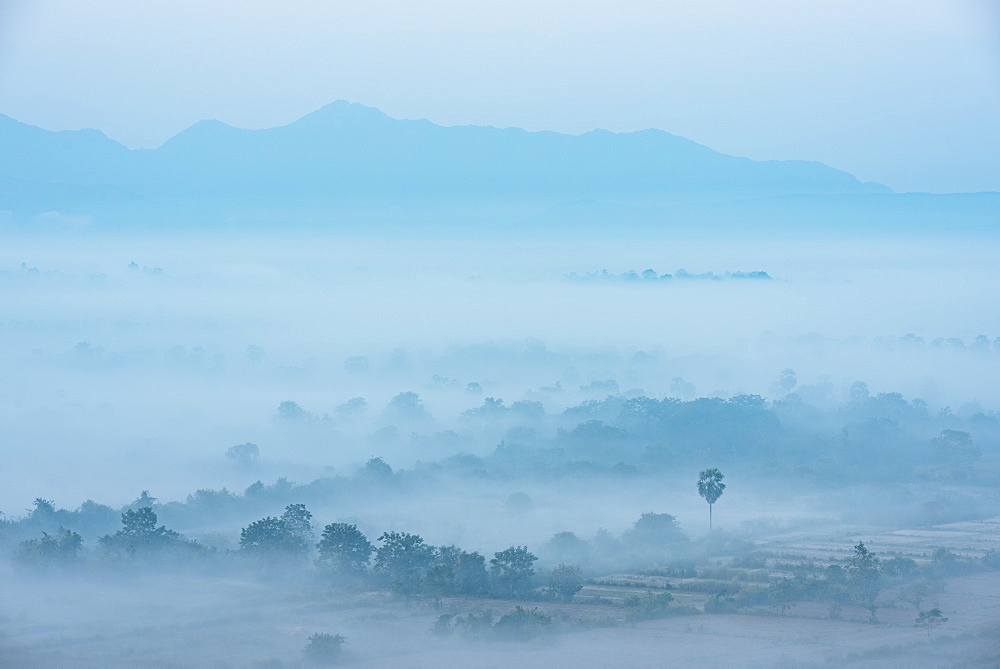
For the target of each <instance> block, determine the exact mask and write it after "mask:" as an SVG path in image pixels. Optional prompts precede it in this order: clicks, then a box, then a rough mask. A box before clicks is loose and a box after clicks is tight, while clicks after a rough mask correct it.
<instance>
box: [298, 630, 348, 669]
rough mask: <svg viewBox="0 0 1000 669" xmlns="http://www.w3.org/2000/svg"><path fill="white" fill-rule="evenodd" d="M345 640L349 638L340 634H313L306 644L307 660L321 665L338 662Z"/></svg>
mask: <svg viewBox="0 0 1000 669" xmlns="http://www.w3.org/2000/svg"><path fill="white" fill-rule="evenodd" d="M345 641H347V639H345V638H344V637H342V636H341V635H339V634H322V633H316V634H313V635H312V636H311V637H309V643H308V645H306V649H305V655H306V660H307V661H308V662H310V663H311V664H316V665H319V666H327V665H331V664H336V662H337V660H338V659H339V658H340V651H341V646H343V645H344V642H345Z"/></svg>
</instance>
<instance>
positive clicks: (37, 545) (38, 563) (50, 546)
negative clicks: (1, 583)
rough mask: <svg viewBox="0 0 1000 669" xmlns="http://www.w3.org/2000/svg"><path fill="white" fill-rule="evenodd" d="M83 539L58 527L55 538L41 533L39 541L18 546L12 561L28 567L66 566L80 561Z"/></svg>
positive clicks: (30, 541)
mask: <svg viewBox="0 0 1000 669" xmlns="http://www.w3.org/2000/svg"><path fill="white" fill-rule="evenodd" d="M82 548H83V537H81V536H80V535H79V534H77V533H76V532H71V531H70V530H67V529H66V528H64V527H60V528H59V531H58V532H57V533H56V534H55V536H53V535H51V534H49V533H48V532H42V537H41V538H40V539H28V540H27V541H22V542H21V543H20V544H18V547H17V552H16V553H15V554H14V561H15V562H16V563H18V564H21V565H24V566H28V567H51V566H56V565H68V564H72V563H74V562H76V561H77V560H79V559H80V550H81V549H82Z"/></svg>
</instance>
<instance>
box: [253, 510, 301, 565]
mask: <svg viewBox="0 0 1000 669" xmlns="http://www.w3.org/2000/svg"><path fill="white" fill-rule="evenodd" d="M310 545H311V542H310V541H309V540H308V539H307V538H305V537H304V536H303V534H302V532H301V528H296V527H295V526H294V525H291V524H289V523H286V522H285V520H284V517H282V518H275V517H273V516H268V517H267V518H261V519H260V520H255V521H254V522H252V523H250V524H249V525H248V526H246V527H244V528H243V530H242V531H241V532H240V551H241V552H243V553H245V554H247V555H252V556H254V557H257V558H260V559H264V560H266V561H282V560H287V559H293V560H301V559H303V558H305V556H306V555H307V554H308V553H309V547H310Z"/></svg>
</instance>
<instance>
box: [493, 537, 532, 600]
mask: <svg viewBox="0 0 1000 669" xmlns="http://www.w3.org/2000/svg"><path fill="white" fill-rule="evenodd" d="M537 559H538V558H537V557H535V556H534V555H532V554H531V553H529V552H528V547H527V546H511V547H510V548H508V549H506V550H502V551H498V552H497V553H494V554H493V559H492V560H490V579H491V580H492V581H493V584H494V586H495V587H496V589H497V590H498V591H499V592H501V593H503V594H505V595H507V596H508V597H510V598H511V599H513V598H514V597H515V596H517V597H519V596H523V595H526V594H527V593H528V592H530V591H531V577H532V576H534V575H535V570H534V568H532V564H533V563H534V562H535V560H537Z"/></svg>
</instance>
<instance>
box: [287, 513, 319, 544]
mask: <svg viewBox="0 0 1000 669" xmlns="http://www.w3.org/2000/svg"><path fill="white" fill-rule="evenodd" d="M311 521H312V514H311V513H309V511H308V510H307V509H306V505H305V504H289V505H288V506H286V507H285V512H284V513H283V514H281V522H282V523H283V524H284V526H285V528H286V529H288V531H289V532H292V533H294V534H297V535H298V536H300V537H302V539H303V541H305V542H306V543H307V544H309V545H312V544H313V542H315V541H316V535H314V534H313V530H312V522H311Z"/></svg>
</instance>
